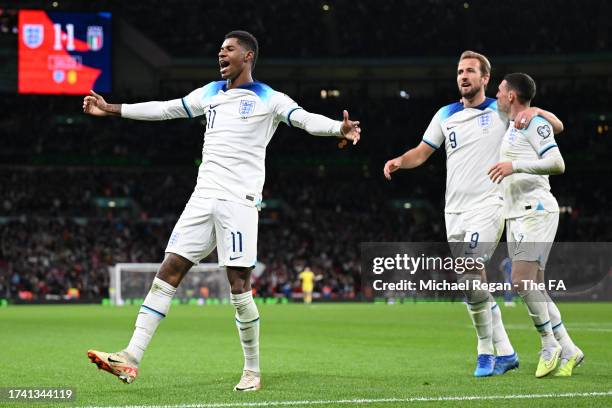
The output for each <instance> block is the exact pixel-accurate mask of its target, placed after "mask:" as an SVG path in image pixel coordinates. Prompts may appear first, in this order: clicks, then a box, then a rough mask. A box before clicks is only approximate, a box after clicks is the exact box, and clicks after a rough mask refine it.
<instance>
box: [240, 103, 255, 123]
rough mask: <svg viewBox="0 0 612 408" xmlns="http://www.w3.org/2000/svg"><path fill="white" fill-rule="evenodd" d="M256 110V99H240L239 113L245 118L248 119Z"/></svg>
mask: <svg viewBox="0 0 612 408" xmlns="http://www.w3.org/2000/svg"><path fill="white" fill-rule="evenodd" d="M254 111H255V101H249V100H248V99H242V100H241V101H240V106H239V107H238V114H239V115H240V117H242V118H243V119H246V118H247V117H248V116H250V115H252V114H253V112H254Z"/></svg>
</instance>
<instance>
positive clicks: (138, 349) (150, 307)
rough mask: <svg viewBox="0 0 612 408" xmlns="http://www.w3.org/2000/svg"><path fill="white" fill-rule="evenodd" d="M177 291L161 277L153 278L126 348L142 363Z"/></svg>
mask: <svg viewBox="0 0 612 408" xmlns="http://www.w3.org/2000/svg"><path fill="white" fill-rule="evenodd" d="M175 293H176V288H175V287H174V286H172V285H170V284H169V283H167V282H165V281H163V280H161V279H158V278H155V279H153V284H152V285H151V290H149V293H148V294H147V297H146V298H145V300H144V302H143V304H142V306H141V307H140V311H139V312H138V317H137V318H136V328H135V329H134V334H133V335H132V339H131V340H130V344H129V345H128V346H127V348H126V351H127V352H128V353H129V354H130V355H131V356H132V357H133V358H134V359H135V360H136V361H137V362H138V363H140V360H141V359H142V356H143V354H144V352H145V350H146V349H147V346H148V345H149V342H150V341H151V338H152V337H153V334H154V333H155V330H156V329H157V326H158V325H159V322H161V320H162V319H163V318H164V317H166V314H168V310H169V309H170V302H171V301H172V297H174V294H175Z"/></svg>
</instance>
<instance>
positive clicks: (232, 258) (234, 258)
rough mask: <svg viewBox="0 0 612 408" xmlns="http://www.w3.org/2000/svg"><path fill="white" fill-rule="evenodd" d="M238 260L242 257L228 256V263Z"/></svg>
mask: <svg viewBox="0 0 612 408" xmlns="http://www.w3.org/2000/svg"><path fill="white" fill-rule="evenodd" d="M238 258H242V255H240V256H236V257H231V256H230V257H229V260H230V261H235V260H236V259H238Z"/></svg>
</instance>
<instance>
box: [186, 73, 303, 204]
mask: <svg viewBox="0 0 612 408" xmlns="http://www.w3.org/2000/svg"><path fill="white" fill-rule="evenodd" d="M181 102H182V105H183V108H184V109H185V111H186V112H187V115H188V116H189V117H195V116H200V115H206V131H205V137H204V147H203V149H202V164H201V165H200V168H199V171H198V181H197V185H196V188H195V191H194V193H193V195H194V196H196V197H204V198H219V199H224V200H231V201H234V202H239V203H243V204H246V205H250V206H255V205H257V204H258V203H259V202H260V201H261V190H262V188H263V185H264V179H265V158H266V146H267V145H268V142H270V139H271V138H272V135H273V134H274V131H275V130H276V128H277V126H278V124H279V123H280V122H285V123H287V124H289V125H290V126H291V123H290V122H289V121H288V119H287V118H288V117H289V116H290V115H291V113H292V112H293V111H294V110H296V109H300V108H299V106H298V105H297V104H296V103H295V102H294V101H293V100H292V99H291V98H289V97H288V96H287V95H285V94H283V93H281V92H277V91H275V90H273V89H272V88H270V87H269V86H268V85H265V84H263V83H261V82H251V83H248V84H245V85H242V86H240V87H238V88H233V89H227V87H226V81H216V82H211V83H209V84H207V85H206V86H204V87H202V88H199V89H196V90H195V91H193V92H191V93H190V94H189V95H187V96H185V97H184V98H182V99H181Z"/></svg>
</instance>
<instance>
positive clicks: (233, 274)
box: [227, 266, 253, 295]
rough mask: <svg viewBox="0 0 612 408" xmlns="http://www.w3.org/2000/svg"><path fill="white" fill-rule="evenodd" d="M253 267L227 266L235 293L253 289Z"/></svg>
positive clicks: (231, 287)
mask: <svg viewBox="0 0 612 408" xmlns="http://www.w3.org/2000/svg"><path fill="white" fill-rule="evenodd" d="M252 270H253V268H245V267H229V266H228V267H227V277H228V280H229V283H230V290H231V292H232V294H233V295H238V294H240V293H245V292H249V291H250V290H251V271H252Z"/></svg>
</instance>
